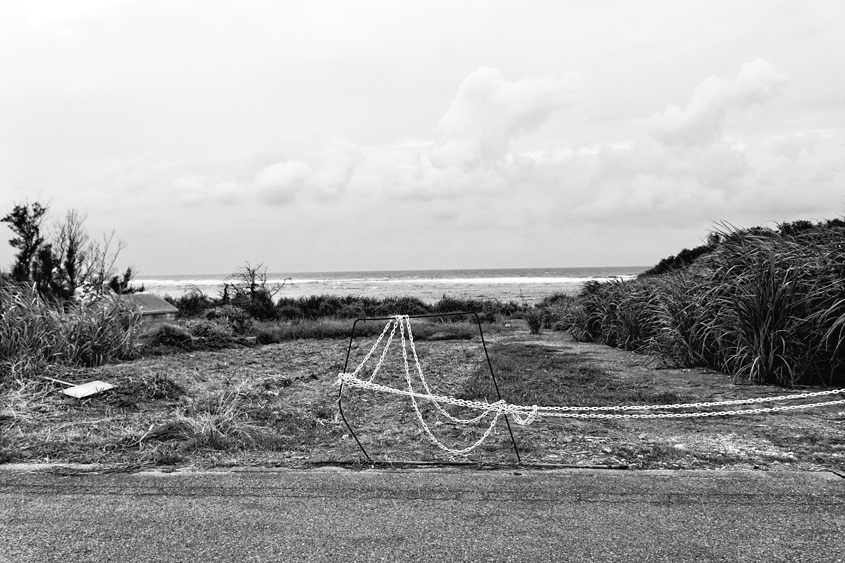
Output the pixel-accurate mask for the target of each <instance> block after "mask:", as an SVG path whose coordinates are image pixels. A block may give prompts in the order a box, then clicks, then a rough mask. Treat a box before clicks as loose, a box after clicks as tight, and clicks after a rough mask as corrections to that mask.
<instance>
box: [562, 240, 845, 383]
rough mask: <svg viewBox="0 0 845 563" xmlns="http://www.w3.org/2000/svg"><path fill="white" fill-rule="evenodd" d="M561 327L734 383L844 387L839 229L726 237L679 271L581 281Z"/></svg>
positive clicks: (843, 246) (844, 287) (844, 279)
mask: <svg viewBox="0 0 845 563" xmlns="http://www.w3.org/2000/svg"><path fill="white" fill-rule="evenodd" d="M564 325H565V326H566V327H567V328H568V329H569V330H570V331H571V333H572V335H573V336H574V337H575V338H576V339H578V340H582V341H596V342H602V343H605V344H608V345H610V346H616V347H621V348H625V349H631V350H640V351H646V352H652V353H657V354H660V355H662V356H664V357H666V358H669V359H670V360H672V361H673V362H675V363H676V364H677V365H679V366H684V367H692V366H705V367H709V368H713V369H717V370H720V371H723V372H725V373H729V374H732V375H734V376H735V378H737V379H745V380H748V381H752V382H767V383H775V384H779V385H789V386H792V385H797V384H816V383H821V384H826V385H834V384H842V383H845V228H843V226H841V225H838V224H833V225H828V226H823V225H818V226H817V227H816V228H812V229H803V230H801V231H798V232H794V231H790V230H788V229H781V230H780V231H779V232H778V231H772V230H768V229H760V228H756V229H749V230H744V231H737V230H735V231H732V232H728V233H725V234H722V235H721V236H720V242H719V243H718V244H717V245H715V248H713V250H712V251H711V252H709V253H707V254H705V255H703V256H701V257H700V258H698V259H697V260H696V261H695V262H693V263H692V264H691V265H689V266H688V267H686V268H684V269H681V270H676V271H672V272H669V273H666V274H663V275H657V276H655V275H652V276H648V277H640V278H638V279H635V280H630V281H616V282H609V283H588V284H586V285H585V287H584V288H583V290H582V292H581V293H580V294H579V296H578V297H577V299H576V300H575V301H574V302H573V303H571V304H569V306H568V307H567V310H566V322H565V323H564Z"/></svg>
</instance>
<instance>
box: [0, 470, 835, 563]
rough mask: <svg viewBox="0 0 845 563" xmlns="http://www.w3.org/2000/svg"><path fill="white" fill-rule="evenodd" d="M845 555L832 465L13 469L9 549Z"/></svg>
mask: <svg viewBox="0 0 845 563" xmlns="http://www.w3.org/2000/svg"><path fill="white" fill-rule="evenodd" d="M397 560H409V561H519V562H528V561H579V562H580V561H644V562H645V561H648V562H652V561H670V562H673V563H675V562H680V561H765V562H772V561H802V562H804V561H810V562H812V561H825V562H830V561H845V479H843V478H842V477H839V476H837V475H834V474H832V473H762V472H715V471H713V472H696V471H685V472H627V471H617V472H611V471H605V472H602V471H588V470H579V471H555V472H536V471H535V472H529V471H518V472H514V471H483V472H482V471H468V470H414V471H375V470H371V471H360V472H357V471H349V470H337V469H324V470H305V471H299V470H272V471H266V470H265V471H246V470H244V471H230V472H205V473H197V472H184V473H170V474H164V473H153V472H150V473H137V474H111V475H87V476H59V475H51V474H46V473H43V472H33V471H22V470H16V469H11V468H9V467H8V466H6V467H5V468H4V467H3V466H0V561H2V562H3V563H6V562H15V563H17V562H39V563H40V562H49V561H61V562H86V561H116V562H117V561H120V562H124V561H128V562H132V561H161V562H170V561H203V562H211V561H343V562H348V561H397Z"/></svg>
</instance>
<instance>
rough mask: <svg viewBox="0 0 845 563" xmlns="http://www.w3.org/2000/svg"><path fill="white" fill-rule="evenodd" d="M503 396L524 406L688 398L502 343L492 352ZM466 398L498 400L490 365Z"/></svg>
mask: <svg viewBox="0 0 845 563" xmlns="http://www.w3.org/2000/svg"><path fill="white" fill-rule="evenodd" d="M490 360H491V362H492V364H493V369H494V373H495V374H496V380H497V382H498V385H499V390H500V392H501V394H502V397H503V398H504V399H505V400H506V401H508V402H509V403H516V404H522V405H535V404H536V405H544V406H556V405H561V406H562V405H579V406H607V405H618V404H651V405H655V404H667V403H678V402H684V401H685V400H687V397H683V396H680V395H677V394H675V393H672V392H659V393H655V392H653V391H650V390H648V389H646V388H643V387H642V386H640V385H638V384H637V383H635V382H625V381H623V380H621V379H619V378H617V377H614V376H613V375H611V374H610V373H608V372H607V371H605V370H603V369H601V368H598V367H596V366H595V365H593V364H592V363H591V362H590V361H589V360H587V359H585V358H584V357H583V356H580V355H577V354H570V353H566V352H565V351H561V350H560V349H558V348H553V347H551V346H544V345H539V344H522V343H513V344H503V345H500V346H496V347H495V348H493V349H492V350H491V351H490ZM461 397H462V398H466V399H485V400H487V401H489V402H493V401H496V400H497V397H496V392H495V389H494V387H493V384H492V380H491V378H490V370H489V367H488V366H487V363H486V361H483V362H480V363H479V364H478V365H477V367H476V368H475V370H474V371H473V373H472V375H471V377H470V378H469V379H468V380H467V382H466V384H465V386H464V388H463V391H462V394H461Z"/></svg>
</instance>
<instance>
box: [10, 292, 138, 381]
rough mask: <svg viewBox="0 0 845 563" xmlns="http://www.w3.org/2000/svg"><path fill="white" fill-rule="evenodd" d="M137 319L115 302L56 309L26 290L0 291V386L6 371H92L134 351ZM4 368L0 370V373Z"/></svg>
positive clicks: (37, 295)
mask: <svg viewBox="0 0 845 563" xmlns="http://www.w3.org/2000/svg"><path fill="white" fill-rule="evenodd" d="M139 324H140V315H139V314H138V313H137V312H134V311H132V310H129V309H127V308H126V307H124V306H122V305H121V303H120V301H119V300H118V299H117V298H111V299H104V300H103V301H100V302H98V303H96V304H93V305H86V304H81V303H72V304H67V305H64V306H63V305H62V304H59V303H56V302H51V301H49V300H46V299H44V298H43V297H42V296H40V295H39V294H38V292H37V291H35V290H34V289H33V288H32V287H27V286H11V285H5V286H2V287H0V383H2V382H3V380H4V379H6V376H7V375H8V374H9V373H10V371H11V370H10V369H6V368H8V367H9V366H11V365H18V366H20V365H30V366H38V365H43V364H52V363H61V364H71V365H82V366H96V365H101V364H104V363H106V362H109V361H112V360H116V359H121V358H127V357H130V356H132V355H133V354H134V353H135V351H136V342H137V336H138V327H139ZM4 366H5V367H4Z"/></svg>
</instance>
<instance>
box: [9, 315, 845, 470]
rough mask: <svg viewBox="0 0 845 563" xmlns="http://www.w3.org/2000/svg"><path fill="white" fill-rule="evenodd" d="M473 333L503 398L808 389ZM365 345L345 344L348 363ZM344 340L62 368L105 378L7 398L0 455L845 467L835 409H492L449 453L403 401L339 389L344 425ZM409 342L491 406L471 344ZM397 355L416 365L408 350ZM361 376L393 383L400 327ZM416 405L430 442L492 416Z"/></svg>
mask: <svg viewBox="0 0 845 563" xmlns="http://www.w3.org/2000/svg"><path fill="white" fill-rule="evenodd" d="M485 330H486V332H485V334H484V336H485V340H486V344H487V349H488V351H489V353H490V356H491V358H492V359H493V367H494V370H493V371H494V373H496V377H497V382H498V384H499V387H500V390H501V392H502V396H503V398H504V399H505V400H507V401H509V402H512V403H519V404H545V405H613V404H624V403H627V402H628V401H632V402H634V403H635V404H667V403H678V402H709V401H721V400H729V399H740V398H752V397H764V396H772V395H787V394H794V393H799V392H806V391H812V390H808V389H798V390H787V389H782V388H773V387H766V386H756V385H735V384H734V382H733V381H732V380H731V378H730V377H728V376H726V375H724V374H720V373H717V372H713V371H710V370H703V369H671V368H668V367H664V366H662V365H661V364H660V362H659V361H658V360H657V359H655V358H650V357H648V356H642V355H638V354H634V353H631V352H625V351H621V350H616V349H611V348H607V347H604V346H601V345H597V344H585V343H577V342H574V341H572V340H571V339H569V338H568V337H566V336H565V335H562V334H561V333H553V332H544V333H542V334H540V335H531V334H529V333H528V330H527V328H526V327H524V326H522V325H521V324H519V322H513V323H508V325H502V326H494V327H486V328H485ZM374 340H375V339H374V338H370V339H360V340H358V339H356V341H355V342H354V343H353V346H352V350H351V357H350V362H349V364H350V365H349V368H348V370H347V371H352V370H354V369H355V366H357V365H358V362H360V361H361V359H362V358H363V357H364V356H365V354H366V353H367V352H368V351H369V350H370V348H371V346H372V344H373V342H374ZM348 344H349V342H348V340H346V339H342V340H340V339H339V340H302V341H292V342H286V343H281V344H273V345H268V346H261V347H245V348H237V349H227V350H218V351H206V352H192V353H182V354H174V355H166V356H159V357H150V358H145V359H141V360H137V361H134V362H127V363H123V364H117V365H110V366H104V367H101V368H96V369H88V370H75V371H72V372H70V373H64V374H63V377H65V378H69V379H71V380H72V381H79V382H82V381H91V380H95V379H98V380H102V381H107V382H110V383H113V384H115V385H116V386H117V387H116V388H115V389H114V390H113V391H109V392H107V393H104V394H102V395H98V396H95V397H90V398H87V399H84V400H81V401H80V400H76V399H71V398H69V397H66V396H64V395H62V394H60V393H58V392H57V389H56V388H47V389H45V390H44V392H43V393H42V394H41V395H39V398H38V400H35V399H33V398H31V397H29V398H28V397H25V396H17V397H16V396H11V395H10V396H9V397H7V399H6V403H7V404H6V405H5V406H4V407H3V408H4V410H3V413H5V416H4V417H2V419H0V424H2V425H3V427H4V428H3V434H4V437H3V440H2V443H0V446H1V447H2V449H0V461H2V462H39V463H43V462H59V463H71V462H75V463H105V464H112V465H114V466H121V465H123V466H166V465H175V466H184V465H197V466H204V467H205V466H233V465H265V466H302V465H309V464H314V463H316V464H320V463H337V462H357V461H365V460H366V458H364V455H363V453H362V450H361V449H360V448H359V446H358V443H357V442H356V440H355V438H356V437H357V439H358V440H360V444H361V446H362V447H363V448H364V449H365V450H366V452H367V454H368V455H369V456H370V458H371V459H373V460H376V461H381V462H397V463H399V462H433V461H439V462H466V461H470V462H475V463H478V464H482V465H483V464H498V463H513V462H515V461H516V454H515V451H514V442H515V443H516V445H517V447H518V449H519V453H520V456H521V459H522V461H523V462H526V463H533V464H564V465H579V466H595V465H600V466H618V467H623V466H624V467H628V468H630V469H653V468H670V469H684V468H690V469H692V468H695V469H703V468H707V469H750V468H757V469H761V470H835V471H845V405H833V406H828V407H822V408H814V409H806V410H794V411H786V412H783V413H768V414H748V415H740V416H724V417H712V418H693V419H671V418H669V419H654V420H652V419H648V420H639V419H630V418H622V419H610V420H569V419H556V418H541V419H539V420H536V421H535V422H534V423H533V424H531V425H527V426H521V425H518V424H516V423H515V420H513V418H512V417H511V418H510V419H509V420H508V421H505V420H504V418H501V419H500V420H499V422H498V424H497V425H496V426H495V428H494V430H493V432H492V433H491V435H490V436H489V438H488V439H487V440H486V441H485V442H484V443H483V444H482V445H481V446H479V447H478V448H477V449H475V450H474V451H472V452H470V453H469V454H466V455H453V454H449V453H447V452H445V451H443V450H441V449H439V448H438V447H437V446H435V445H434V444H433V443H432V441H431V440H430V439H429V437H428V436H427V435H426V433H425V432H424V431H423V429H422V427H421V425H420V423H419V421H418V419H417V415H416V414H415V411H414V409H413V407H412V405H411V404H410V402H409V400H408V399H407V398H404V397H399V396H395V395H387V394H383V393H378V392H374V391H370V390H361V389H355V388H350V387H348V386H347V387H346V388H345V390H344V392H343V399H342V407H343V412H344V414H345V415H346V417H347V420H348V422H349V424H350V426H351V428H352V429H353V430H354V435H353V432H351V431H350V429H349V428H348V427H347V425H346V424H345V423H344V421H343V419H342V418H341V416H340V412H339V410H338V407H337V398H338V389H339V386H338V373H339V372H340V371H341V370H342V369H343V366H344V362H345V358H346V351H347V345H348ZM417 351H418V354H419V357H420V362H421V365H422V368H423V373H424V374H425V376H426V380H427V381H428V382H429V384H430V385H431V388H432V391H433V392H434V393H436V394H442V395H452V396H459V397H467V398H470V397H479V396H486V397H488V398H489V399H490V400H495V396H494V395H493V393H495V391H494V390H493V387H492V380H491V379H490V378H489V368H488V367H487V364H486V357H485V354H484V348H483V346H482V342H481V339H480V338H473V339H470V340H442V341H441V340H437V339H436V338H435V339H432V340H429V341H426V342H419V343H417ZM379 353H380V352H377V353H376V354H374V356H373V357H372V358H371V360H370V362H369V363H368V364H367V366H365V369H364V370H362V372H361V375H362V376H363V377H369V376H370V374H371V373H372V369H373V367H374V365H375V363H376V361H377V360H378V354H379ZM409 354H410V351H409ZM409 361H410V363H411V367H412V369H413V356H410V358H409ZM374 381H377V382H379V383H382V384H385V385H389V386H391V387H397V388H401V387H403V386H405V385H406V382H405V375H404V369H403V358H402V354H401V346H400V343H399V342H398V337H397V338H396V339H394V342H393V344H392V346H391V349H390V351H389V352H388V353H387V355H386V357H385V361H384V363H383V365H382V369H381V370H380V371H379V373H377V374H376V377H375V378H374ZM416 385H417V388H418V389H421V388H420V387H419V383H418V382H417V383H416ZM484 386H487V389H486V390H485V389H483V387H484ZM844 398H845V396H843V395H834V396H832V397H827V398H821V399H819V400H818V401H824V400H835V399H844ZM813 402H817V401H813ZM779 404H780V403H779ZM763 406H767V405H763ZM768 406H771V405H768ZM735 408H738V409H746V408H753V406H751V407H749V406H739V407H735ZM421 411H422V413H423V416H424V418H425V420H426V421H427V422H428V424H429V426H430V428H431V430H432V432H433V433H434V434H435V436H436V437H437V438H438V439H439V440H441V441H442V442H444V443H446V444H448V445H449V446H450V447H452V448H453V449H460V448H463V447H466V446H468V445H471V444H473V443H474V442H475V441H477V440H478V439H479V438H480V437H481V435H482V434H483V433H484V430H485V429H486V428H487V425H488V424H489V418H488V419H485V420H484V421H481V422H479V423H478V424H474V425H456V424H453V423H451V422H449V421H448V420H446V419H445V418H444V417H442V416H440V415H438V413H436V412H435V411H434V410H433V408H432V407H431V406H430V405H425V406H424V407H423V408H422V409H421ZM464 414H466V413H464ZM185 421H192V422H190V423H188V422H185ZM507 423H509V425H510V429H511V430H512V432H513V441H512V440H511V437H510V434H509V432H508V424H507ZM187 427H190V428H191V429H193V430H192V432H194V434H193V435H192V434H190V433H187V434H186V431H185V428H187ZM177 430H178V431H177ZM191 436H193V438H191Z"/></svg>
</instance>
